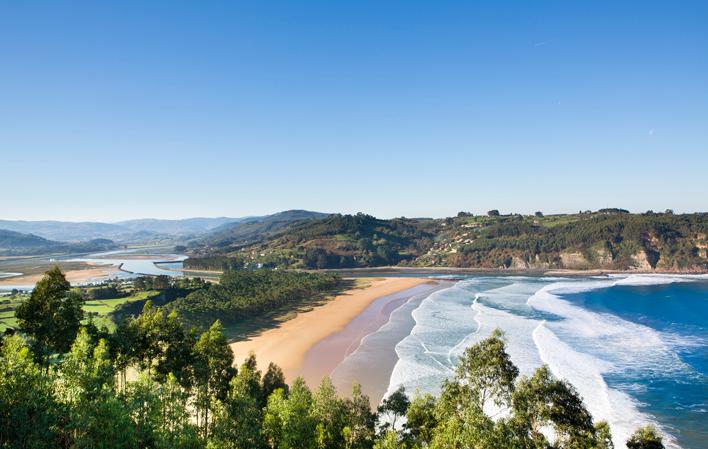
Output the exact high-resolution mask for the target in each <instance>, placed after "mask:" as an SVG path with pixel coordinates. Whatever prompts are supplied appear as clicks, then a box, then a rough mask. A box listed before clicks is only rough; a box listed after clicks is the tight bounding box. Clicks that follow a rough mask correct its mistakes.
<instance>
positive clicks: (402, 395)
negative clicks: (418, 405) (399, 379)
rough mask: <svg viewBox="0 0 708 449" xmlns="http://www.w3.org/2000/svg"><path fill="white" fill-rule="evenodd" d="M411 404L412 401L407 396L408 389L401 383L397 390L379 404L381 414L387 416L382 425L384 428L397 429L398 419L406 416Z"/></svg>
mask: <svg viewBox="0 0 708 449" xmlns="http://www.w3.org/2000/svg"><path fill="white" fill-rule="evenodd" d="M409 405H410V401H409V400H408V396H406V389H405V388H404V387H403V386H402V385H401V386H400V387H398V388H397V389H396V391H394V392H393V393H391V394H390V395H389V396H388V397H386V398H384V400H383V401H382V402H381V405H379V408H378V412H379V416H381V417H383V418H385V421H384V422H383V423H382V426H383V427H384V428H389V427H390V428H391V429H396V421H397V420H398V419H400V418H401V417H403V416H406V412H407V411H408V406H409Z"/></svg>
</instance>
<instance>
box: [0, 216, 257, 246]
mask: <svg viewBox="0 0 708 449" xmlns="http://www.w3.org/2000/svg"><path fill="white" fill-rule="evenodd" d="M240 220H243V218H229V217H218V218H186V219H183V220H160V219H152V218H148V219H140V220H127V221H121V222H118V223H101V222H69V221H22V220H0V229H5V230H8V231H15V232H20V233H23V234H34V235H35V236H39V237H44V238H46V239H50V240H57V241H64V242H85V241H89V240H93V239H97V238H104V239H111V240H115V241H129V242H135V241H144V240H150V239H155V238H159V237H163V236H189V235H200V234H203V233H205V232H208V231H209V230H211V229H214V228H216V227H218V226H221V225H224V224H226V223H231V222H238V221H240Z"/></svg>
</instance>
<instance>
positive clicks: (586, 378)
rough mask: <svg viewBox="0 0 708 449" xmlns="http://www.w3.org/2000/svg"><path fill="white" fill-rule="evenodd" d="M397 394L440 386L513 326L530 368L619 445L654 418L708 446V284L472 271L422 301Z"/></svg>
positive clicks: (688, 447) (517, 357) (525, 368)
mask: <svg viewBox="0 0 708 449" xmlns="http://www.w3.org/2000/svg"><path fill="white" fill-rule="evenodd" d="M412 317H413V318H414V321H415V324H414V326H413V327H412V329H411V330H410V332H409V333H408V334H407V336H405V337H404V338H403V339H402V340H400V341H399V342H398V343H397V344H396V353H397V355H398V361H397V362H396V365H395V367H394V369H393V373H392V375H391V380H390V384H389V392H390V391H393V390H394V389H395V388H397V387H398V386H399V385H404V386H405V387H406V389H407V390H408V391H409V392H414V391H416V390H419V391H429V392H433V393H435V392H437V389H438V386H439V385H440V383H441V381H442V380H443V379H444V378H445V377H447V376H450V375H451V374H452V369H453V367H454V365H455V363H456V361H457V359H458V358H459V356H460V355H461V354H462V352H463V351H464V349H465V348H466V347H468V346H470V345H471V344H474V343H475V342H477V341H479V340H481V339H483V338H485V337H486V336H488V335H489V334H490V333H491V332H492V331H493V330H494V329H495V328H501V329H502V330H504V332H505V334H506V338H507V347H508V352H509V354H510V356H511V358H512V360H513V361H514V363H515V364H516V365H517V366H519V369H520V371H521V373H522V374H526V375H528V374H531V373H532V372H533V370H535V369H536V368H537V367H538V366H540V365H542V364H547V365H548V366H549V367H550V368H551V370H552V371H553V373H554V374H555V375H556V376H558V377H561V378H564V379H567V380H568V381H570V382H571V383H572V384H573V385H574V386H575V387H576V389H577V390H578V392H579V393H580V394H581V396H583V399H584V401H585V403H586V405H587V407H588V409H589V410H590V412H591V413H592V414H593V416H594V417H595V418H596V419H597V420H599V419H604V420H607V421H608V422H609V423H610V425H611V427H612V431H613V437H614V440H615V445H616V447H624V442H625V441H626V439H627V437H628V436H629V434H630V433H631V432H632V430H634V429H635V428H636V427H638V426H640V425H644V424H647V423H653V424H655V425H656V426H657V427H658V428H659V429H660V430H661V431H662V432H663V434H664V435H665V440H666V441H665V442H666V444H667V447H682V448H685V449H698V448H705V447H708V445H707V443H706V442H707V441H708V411H707V410H708V279H706V278H705V277H700V276H695V277H686V276H648V275H647V276H645V275H633V276H615V277H609V278H608V277H586V278H549V277H521V276H519V277H511V276H470V277H468V278H466V279H463V280H460V281H458V282H456V283H455V284H454V285H453V286H452V287H450V288H447V289H444V290H441V291H438V292H435V293H433V294H431V295H430V296H428V297H427V298H425V299H424V300H423V301H420V304H419V305H418V306H417V308H415V310H413V311H412Z"/></svg>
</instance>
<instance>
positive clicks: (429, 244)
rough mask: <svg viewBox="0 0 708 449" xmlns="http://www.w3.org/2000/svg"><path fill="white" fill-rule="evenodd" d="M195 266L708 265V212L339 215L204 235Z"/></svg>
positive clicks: (681, 268)
mask: <svg viewBox="0 0 708 449" xmlns="http://www.w3.org/2000/svg"><path fill="white" fill-rule="evenodd" d="M185 266H186V267H189V268H192V269H205V270H223V269H225V268H227V269H242V268H251V267H270V268H275V267H288V268H302V269H325V268H328V269H342V268H364V267H377V266H412V267H455V268H474V269H491V270H499V269H502V270H505V269H517V270H526V269H536V270H548V269H577V270H589V269H604V270H630V269H638V270H643V271H653V270H661V271H675V272H691V271H695V272H698V271H701V272H704V271H706V270H708V214H705V213H696V214H674V213H673V212H671V211H666V212H662V213H654V212H651V211H649V212H646V213H643V214H630V213H628V211H626V210H624V209H620V208H607V209H602V210H600V211H597V212H590V211H586V212H580V213H578V214H568V215H544V214H543V213H542V212H540V211H539V212H537V213H535V214H534V215H528V216H527V215H518V214H511V215H502V214H500V213H499V211H497V210H491V211H489V213H488V214H487V215H485V216H474V215H472V214H470V213H467V212H461V213H459V214H458V215H457V216H456V217H450V218H446V219H409V218H396V219H391V220H384V219H378V218H375V217H372V216H370V215H365V214H357V215H330V216H327V217H324V218H319V219H309V220H306V221H296V222H293V223H290V224H288V225H286V226H283V227H281V228H279V229H278V230H277V231H274V232H269V233H267V234H264V235H261V236H259V237H258V238H251V239H249V240H234V241H229V242H223V241H222V242H217V241H214V240H204V241H202V243H201V244H197V245H193V246H192V247H191V249H190V259H188V260H187V261H186V262H185Z"/></svg>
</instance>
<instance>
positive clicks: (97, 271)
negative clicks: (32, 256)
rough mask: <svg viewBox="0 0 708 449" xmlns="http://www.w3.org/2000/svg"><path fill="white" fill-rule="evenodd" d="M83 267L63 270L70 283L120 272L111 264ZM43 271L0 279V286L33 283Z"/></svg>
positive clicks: (98, 279) (106, 277)
mask: <svg viewBox="0 0 708 449" xmlns="http://www.w3.org/2000/svg"><path fill="white" fill-rule="evenodd" d="M83 265H85V268H79V269H72V270H68V271H65V272H64V275H65V276H66V280H67V281H69V282H70V283H71V284H75V283H83V282H89V281H101V280H105V279H109V278H111V277H113V276H115V275H116V274H118V273H120V270H119V269H118V267H116V266H113V265H95V264H89V263H86V264H83ZM52 266H53V265H51V264H49V265H47V266H46V267H42V268H43V269H44V268H46V270H49V269H50V268H51V267H52ZM42 276H44V273H34V274H26V275H21V276H14V277H8V278H2V279H0V287H2V286H8V285H9V286H13V285H34V284H36V283H37V282H38V281H39V280H40V279H42Z"/></svg>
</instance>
